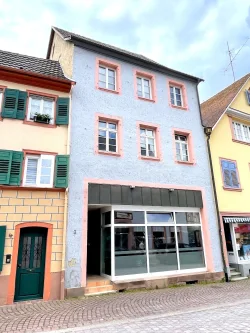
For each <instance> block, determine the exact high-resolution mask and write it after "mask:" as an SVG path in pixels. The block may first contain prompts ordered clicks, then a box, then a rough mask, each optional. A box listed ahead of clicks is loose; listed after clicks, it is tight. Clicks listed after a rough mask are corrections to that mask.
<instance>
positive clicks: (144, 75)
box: [134, 70, 156, 103]
mask: <svg viewBox="0 0 250 333" xmlns="http://www.w3.org/2000/svg"><path fill="white" fill-rule="evenodd" d="M137 76H139V77H142V78H145V79H148V80H150V83H151V96H152V98H151V99H150V98H145V97H141V96H138V94H137ZM134 89H135V97H136V98H137V99H140V100H142V101H148V102H153V103H156V79H155V75H154V74H151V73H146V72H142V71H139V70H134Z"/></svg>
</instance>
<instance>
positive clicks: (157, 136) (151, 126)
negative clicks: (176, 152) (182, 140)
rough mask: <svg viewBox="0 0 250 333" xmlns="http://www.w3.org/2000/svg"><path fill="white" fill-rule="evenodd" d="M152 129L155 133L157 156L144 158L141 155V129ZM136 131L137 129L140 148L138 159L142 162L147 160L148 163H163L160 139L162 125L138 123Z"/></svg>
mask: <svg viewBox="0 0 250 333" xmlns="http://www.w3.org/2000/svg"><path fill="white" fill-rule="evenodd" d="M141 127H143V128H146V129H151V130H153V131H154V133H155V145H156V150H155V152H156V156H155V157H153V156H142V155H141V137H140V128H141ZM136 129H137V147H138V158H139V159H140V160H147V161H158V162H160V161H162V150H161V138H160V125H158V124H152V123H145V122H141V121H137V122H136Z"/></svg>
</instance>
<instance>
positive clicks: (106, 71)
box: [98, 64, 117, 91]
mask: <svg viewBox="0 0 250 333" xmlns="http://www.w3.org/2000/svg"><path fill="white" fill-rule="evenodd" d="M100 67H101V68H104V69H105V88H104V89H108V90H110V91H116V90H117V84H116V81H117V79H116V75H117V73H116V69H115V68H111V67H108V66H104V65H102V64H99V66H98V86H99V88H101V89H103V87H100V73H99V69H100ZM109 70H111V71H113V72H114V73H115V89H110V88H109ZM101 82H103V81H101Z"/></svg>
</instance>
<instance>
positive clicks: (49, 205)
mask: <svg viewBox="0 0 250 333" xmlns="http://www.w3.org/2000/svg"><path fill="white" fill-rule="evenodd" d="M64 199H65V193H64V192H57V191H54V192H51V191H45V190H34V191H31V190H24V189H20V190H19V189H18V190H16V189H15V190H14V189H11V188H10V189H7V190H6V189H3V190H2V189H0V224H1V225H6V226H7V229H6V239H5V248H4V258H5V256H6V254H11V255H12V254H13V244H14V239H15V227H16V226H17V225H19V224H20V223H25V222H30V223H33V222H46V223H50V224H52V225H53V231H52V232H53V234H52V235H53V237H52V258H51V293H50V294H51V299H53V298H56V299H58V298H60V288H61V286H60V283H61V276H60V274H61V271H62V252H63V230H64V229H63V225H64ZM15 264H16V263H14V262H11V263H10V264H6V263H5V260H4V264H3V270H2V272H1V273H0V286H1V288H0V305H1V304H5V303H6V298H7V290H8V282H9V276H10V272H11V265H15ZM4 287H6V288H4Z"/></svg>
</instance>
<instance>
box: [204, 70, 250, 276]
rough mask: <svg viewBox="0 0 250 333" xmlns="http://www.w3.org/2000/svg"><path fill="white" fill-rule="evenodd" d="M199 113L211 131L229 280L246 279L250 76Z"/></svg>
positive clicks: (249, 229) (248, 265) (249, 251)
mask: <svg viewBox="0 0 250 333" xmlns="http://www.w3.org/2000/svg"><path fill="white" fill-rule="evenodd" d="M201 110H202V118H203V124H204V126H206V127H207V128H210V132H211V130H212V132H211V135H210V139H209V144H210V149H211V157H212V164H213V172H214V177H215V184H216V192H217V198H218V205H219V212H220V222H221V232H222V239H223V248H224V255H225V260H226V263H227V267H228V271H229V274H231V276H234V275H237V274H238V275H240V274H241V275H242V277H246V276H249V270H250V209H249V198H250V184H249V176H250V158H249V154H250V75H249V74H248V75H246V76H244V77H242V78H241V79H240V80H238V81H236V82H235V83H233V84H232V85H230V86H228V87H227V88H225V89H224V90H222V91H221V92H219V93H218V94H217V95H215V96H213V97H212V98H210V99H209V100H207V101H206V102H204V103H202V105H201ZM229 266H230V267H231V273H230V270H229V268H230V267H229ZM232 268H233V269H232ZM235 269H238V271H239V273H237V272H235Z"/></svg>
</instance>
